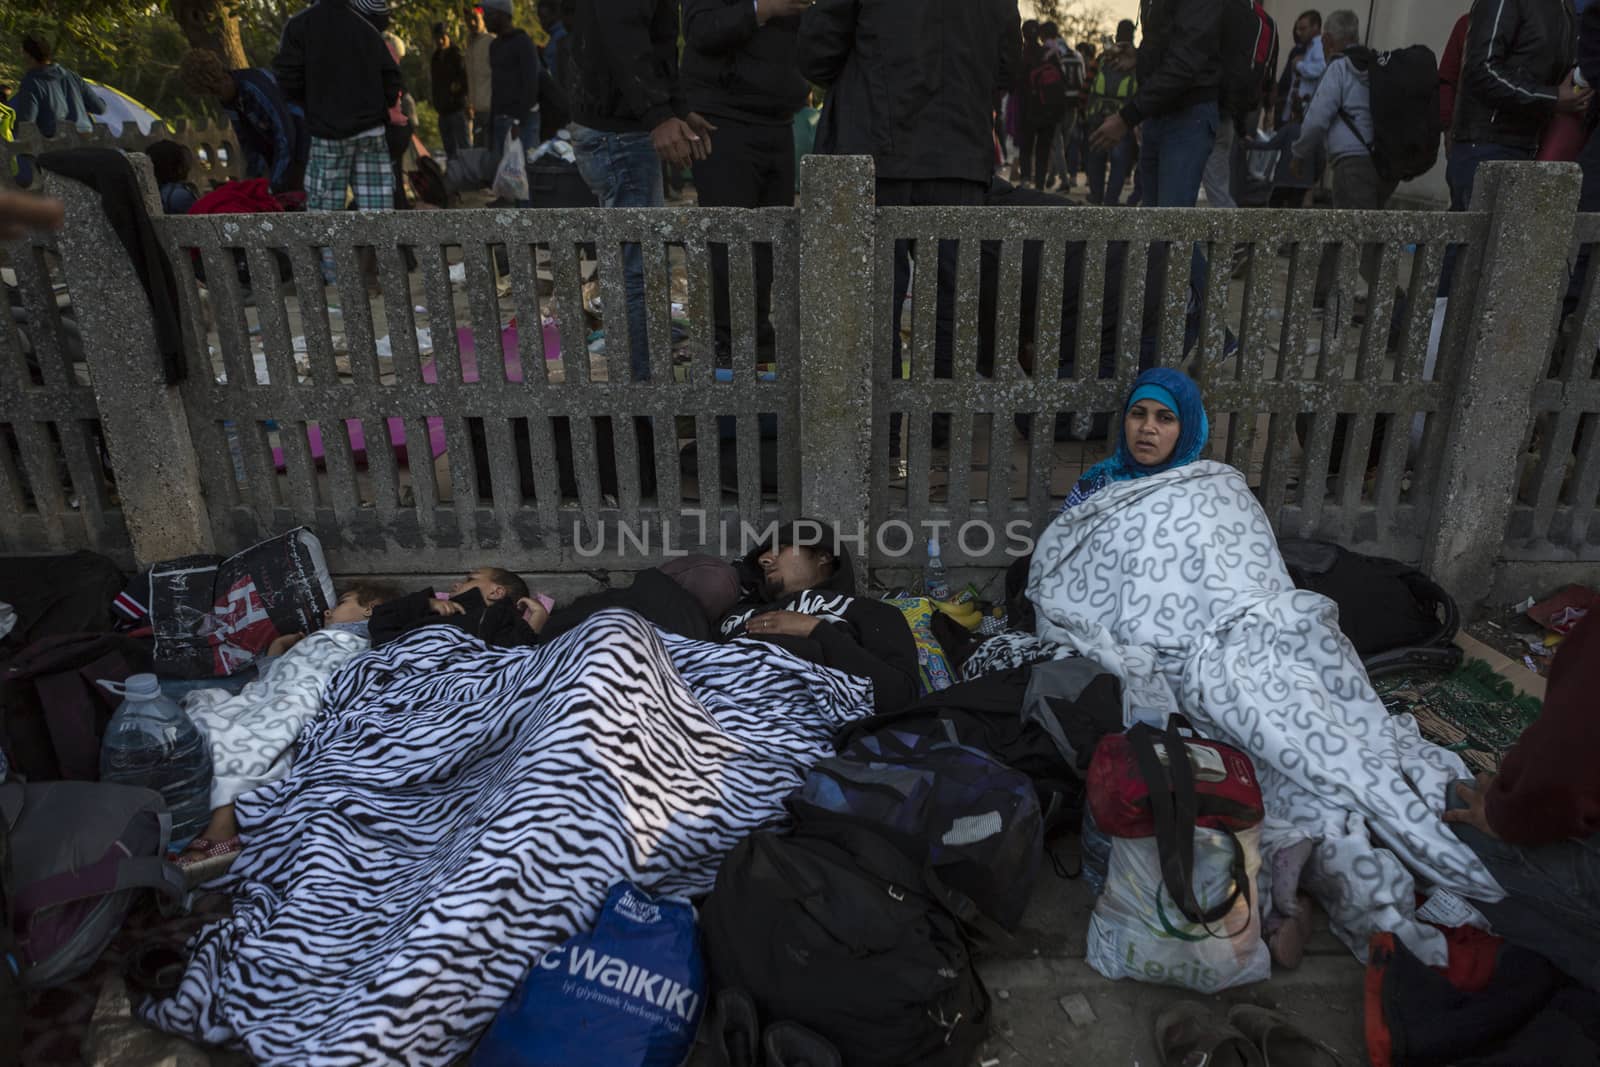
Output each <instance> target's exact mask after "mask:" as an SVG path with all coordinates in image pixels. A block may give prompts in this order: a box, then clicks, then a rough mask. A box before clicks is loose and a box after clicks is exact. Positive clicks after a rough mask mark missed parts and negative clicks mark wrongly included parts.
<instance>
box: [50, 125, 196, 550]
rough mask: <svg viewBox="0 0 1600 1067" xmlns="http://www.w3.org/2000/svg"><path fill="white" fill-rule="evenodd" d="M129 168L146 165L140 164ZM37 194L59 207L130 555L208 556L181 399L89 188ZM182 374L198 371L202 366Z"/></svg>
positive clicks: (130, 272)
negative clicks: (55, 198) (63, 207)
mask: <svg viewBox="0 0 1600 1067" xmlns="http://www.w3.org/2000/svg"><path fill="white" fill-rule="evenodd" d="M133 161H134V165H135V167H136V168H138V167H139V166H141V165H142V166H143V167H144V168H146V169H148V167H149V162H148V161H147V160H144V159H142V158H139V157H134V160H133ZM143 184H145V183H143V182H141V185H143ZM148 184H149V185H150V186H151V187H152V188H153V186H154V182H153V181H151V182H149V183H148ZM45 191H46V192H49V193H51V194H53V195H55V196H59V197H61V199H62V200H63V201H65V203H66V209H67V224H66V226H65V227H64V228H63V229H62V231H61V234H60V236H59V237H58V238H57V243H56V246H57V249H58V250H59V252H60V255H61V267H62V273H63V274H64V276H65V277H66V279H67V287H68V289H69V291H70V293H71V295H72V307H73V312H74V313H75V314H76V316H77V319H78V327H79V330H80V331H81V333H82V336H83V350H84V358H85V360H86V361H87V363H88V365H89V380H90V383H91V384H92V386H93V388H94V394H95V402H96V404H97V405H98V406H99V409H100V426H101V430H102V432H103V433H104V435H105V442H106V449H107V451H108V452H109V453H110V455H111V466H112V469H113V470H114V471H115V473H116V479H117V494H118V496H119V497H120V499H121V502H122V515H123V521H124V522H125V523H126V524H127V527H128V536H129V539H130V540H131V541H132V543H133V554H134V557H135V558H136V559H137V560H138V562H139V563H140V564H146V563H152V562H156V561H158V560H163V559H171V558H172V557H174V556H182V555H187V554H189V553H194V552H210V551H212V548H213V540H212V535H211V522H210V519H209V518H208V516H207V514H206V505H205V500H204V498H203V497H202V496H201V491H200V472H199V467H198V463H197V461H196V456H195V448H194V442H193V441H192V440H191V439H190V436H189V421H188V418H187V417H186V415H185V413H184V407H183V398H182V396H181V394H180V393H179V390H178V387H177V386H175V385H168V384H167V383H166V380H165V376H164V375H163V373H162V367H161V356H160V353H159V351H158V348H157V344H156V334H155V327H154V325H153V324H152V322H151V317H150V301H149V298H148V297H147V296H146V295H145V291H144V287H143V286H142V285H141V284H140V282H139V278H138V276H137V275H136V274H135V273H134V268H133V261H132V259H130V258H129V256H128V253H127V251H126V249H124V247H123V245H122V241H121V240H120V239H119V238H118V236H117V235H116V233H114V232H113V231H112V229H111V224H110V223H109V222H108V221H107V220H106V215H105V211H104V210H103V209H102V208H101V205H100V197H99V195H98V194H97V193H95V192H94V191H93V190H92V189H90V188H89V187H88V186H86V185H84V184H82V183H81V182H76V181H71V180H68V179H64V178H61V177H59V176H57V175H53V174H47V176H46V180H45ZM192 370H193V372H194V373H197V374H205V373H208V368H207V367H206V366H205V365H203V364H202V365H200V366H196V367H194V368H192Z"/></svg>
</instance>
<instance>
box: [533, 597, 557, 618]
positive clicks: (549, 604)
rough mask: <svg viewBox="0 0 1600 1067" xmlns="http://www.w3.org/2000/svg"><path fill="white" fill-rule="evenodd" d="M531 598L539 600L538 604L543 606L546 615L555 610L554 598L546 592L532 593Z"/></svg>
mask: <svg viewBox="0 0 1600 1067" xmlns="http://www.w3.org/2000/svg"><path fill="white" fill-rule="evenodd" d="M533 599H535V600H537V601H538V602H539V606H540V607H542V608H544V613H545V614H546V615H548V614H550V613H551V612H552V611H554V610H556V601H555V598H554V597H552V596H550V595H549V594H548V593H535V594H533Z"/></svg>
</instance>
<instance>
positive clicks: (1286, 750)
mask: <svg viewBox="0 0 1600 1067" xmlns="http://www.w3.org/2000/svg"><path fill="white" fill-rule="evenodd" d="M1208 433H1209V426H1208V424H1207V420H1206V412H1205V407H1204V406H1203V405H1202V403H1201V398H1200V391H1199V388H1198V387H1197V386H1196V385H1195V383H1194V382H1193V381H1191V380H1190V379H1189V378H1188V377H1187V376H1185V375H1183V374H1182V373H1180V372H1178V371H1175V370H1169V369H1166V368H1155V369H1152V370H1149V371H1146V372H1145V373H1143V374H1141V375H1140V376H1139V378H1138V380H1137V381H1136V382H1135V384H1134V388H1133V391H1132V392H1131V393H1130V395H1129V397H1128V401H1127V403H1126V404H1125V405H1124V418H1123V423H1122V429H1121V433H1120V434H1119V437H1118V441H1117V450H1116V452H1115V453H1113V454H1112V455H1111V457H1110V458H1108V459H1106V460H1105V461H1103V462H1101V463H1099V464H1098V465H1096V466H1095V467H1093V468H1091V469H1090V470H1089V471H1088V472H1087V473H1086V474H1085V475H1084V476H1083V478H1082V479H1080V480H1079V482H1078V483H1077V485H1076V486H1075V487H1074V488H1073V490H1072V493H1071V494H1070V495H1069V496H1068V498H1067V501H1066V504H1065V506H1064V507H1063V508H1062V511H1061V513H1060V514H1059V515H1057V516H1056V518H1055V519H1054V521H1052V522H1051V524H1050V525H1049V527H1047V528H1046V530H1045V531H1044V533H1043V534H1042V535H1041V537H1040V539H1039V544H1038V547H1037V549H1036V550H1035V552H1034V556H1033V563H1032V567H1031V569H1030V571H1029V576H1028V596H1029V598H1030V599H1031V600H1032V601H1033V602H1034V604H1035V606H1036V608H1037V611H1038V628H1037V632H1038V636H1039V637H1040V638H1041V639H1044V640H1046V641H1049V642H1053V643H1055V644H1057V645H1063V646H1067V647H1068V648H1070V649H1071V650H1073V651H1075V652H1077V653H1080V654H1082V655H1084V656H1088V657H1091V658H1093V659H1094V660H1096V661H1097V662H1099V663H1100V664H1101V665H1102V666H1103V667H1105V668H1106V669H1107V670H1109V671H1111V672H1113V673H1115V674H1116V675H1117V676H1118V677H1119V678H1121V680H1122V688H1123V701H1124V707H1123V716H1124V720H1125V721H1126V722H1127V723H1129V724H1131V723H1133V722H1134V721H1136V720H1145V721H1150V722H1153V723H1158V724H1160V723H1164V722H1165V721H1166V718H1167V716H1168V715H1169V714H1171V713H1173V712H1182V713H1184V714H1185V715H1187V716H1188V717H1189V719H1190V720H1191V721H1192V722H1193V723H1194V724H1195V726H1196V727H1197V728H1198V729H1199V730H1200V731H1201V732H1202V733H1204V734H1206V735H1208V736H1210V737H1214V738H1217V739H1219V740H1223V741H1227V742H1229V743H1230V744H1233V745H1235V746H1237V747H1238V748H1240V749H1243V750H1244V751H1246V752H1248V753H1249V754H1250V756H1251V758H1252V759H1253V760H1254V762H1255V765H1256V771H1257V774H1258V776H1259V778H1260V781H1261V786H1262V791H1263V793H1264V795H1265V799H1266V809H1267V823H1266V825H1265V827H1264V828H1263V834H1262V851H1263V853H1264V855H1263V860H1264V866H1263V870H1264V871H1266V870H1272V871H1273V873H1274V877H1275V878H1276V879H1277V880H1278V881H1279V882H1280V883H1283V882H1287V883H1290V884H1288V885H1284V884H1278V885H1274V886H1272V887H1271V893H1272V896H1273V899H1274V900H1275V901H1276V902H1277V907H1278V908H1279V909H1280V910H1281V911H1282V912H1283V913H1284V914H1292V913H1293V912H1294V910H1295V908H1294V904H1293V901H1294V891H1295V887H1294V885H1293V884H1292V883H1293V882H1295V881H1296V880H1297V876H1298V881H1299V884H1300V885H1301V886H1302V887H1304V888H1306V889H1308V890H1309V891H1310V892H1311V893H1312V894H1313V895H1314V896H1316V897H1318V898H1319V899H1320V900H1321V902H1322V904H1323V905H1324V907H1326V908H1327V910H1328V913H1329V916H1330V917H1331V919H1332V923H1333V929H1334V932H1335V933H1336V934H1338V935H1339V937H1340V938H1341V939H1342V940H1343V941H1344V942H1345V944H1346V945H1348V946H1349V948H1350V949H1351V951H1353V952H1354V953H1355V954H1356V955H1357V956H1358V957H1361V958H1363V959H1364V958H1365V956H1366V947H1367V940H1368V938H1369V936H1370V935H1371V934H1372V933H1374V932H1377V931H1391V932H1394V933H1396V934H1398V935H1400V936H1401V937H1402V939H1403V940H1404V941H1405V942H1406V944H1407V945H1408V947H1410V948H1412V950H1413V951H1415V952H1416V953H1417V954H1418V955H1419V956H1422V957H1424V958H1425V959H1426V960H1427V962H1429V963H1439V964H1442V963H1443V962H1444V956H1445V944H1444V940H1443V937H1442V935H1441V934H1440V933H1439V932H1438V931H1437V930H1435V929H1433V928H1432V927H1429V926H1426V925H1424V924H1422V923H1420V922H1418V921H1417V920H1416V919H1415V916H1414V913H1415V903H1414V901H1415V898H1414V884H1413V875H1415V876H1416V877H1417V878H1419V879H1421V880H1422V881H1423V882H1425V883H1427V885H1429V886H1431V887H1435V888H1442V889H1447V890H1450V891H1453V892H1454V893H1457V894H1460V895H1462V896H1467V897H1471V898H1473V899H1479V900H1485V901H1494V900H1498V899H1499V898H1500V897H1501V895H1502V891H1501V889H1500V887H1499V885H1498V884H1496V883H1495V881H1494V879H1493V877H1492V876H1491V875H1490V874H1488V873H1487V872H1486V871H1485V870H1484V868H1483V865H1482V864H1481V863H1480V862H1479V861H1478V860H1477V859H1476V857H1475V856H1474V855H1473V854H1472V852H1471V851H1470V850H1469V849H1467V848H1465V847H1464V846H1463V845H1462V844H1461V843H1460V842H1459V841H1457V840H1456V839H1455V837H1454V835H1452V834H1451V833H1450V832H1449V831H1448V830H1446V829H1444V827H1443V825H1442V824H1441V823H1440V822H1439V812H1440V810H1441V809H1442V808H1443V806H1444V801H1445V792H1446V786H1447V784H1448V783H1449V782H1450V781H1451V780H1452V779H1454V778H1460V777H1463V776H1464V773H1465V771H1464V767H1463V765H1462V763H1461V761H1460V759H1459V758H1458V757H1457V756H1455V755H1454V754H1453V753H1450V752H1447V751H1445V750H1444V749H1442V748H1439V747H1438V746H1436V745H1433V744H1430V743H1429V742H1427V741H1424V740H1423V739H1422V737H1421V735H1420V734H1419V733H1418V732H1417V727H1416V723H1415V721H1414V720H1412V719H1411V718H1410V717H1409V716H1390V715H1389V713H1388V711H1387V710H1386V709H1385V708H1384V706H1383V704H1382V703H1381V702H1380V701H1379V700H1378V698H1377V695H1376V694H1375V693H1374V692H1373V689H1372V686H1371V684H1370V682H1369V681H1368V679H1367V675H1366V671H1365V670H1364V669H1363V668H1362V666H1361V661H1360V660H1359V658H1358V657H1357V656H1356V654H1355V650H1354V649H1353V648H1352V647H1351V645H1350V643H1349V641H1347V640H1346V639H1345V637H1344V636H1343V634H1341V633H1340V631H1339V625H1338V611H1337V608H1336V607H1335V606H1334V604H1333V602H1332V601H1330V600H1328V599H1326V598H1325V597H1323V596H1320V595H1319V594H1316V593H1312V592H1308V591H1304V590H1298V589H1296V588H1295V586H1294V583H1293V582H1292V581H1290V579H1289V575H1288V572H1287V571H1286V570H1285V568H1284V564H1283V559H1282V557H1281V556H1280V555H1279V552H1278V543H1277V539H1276V538H1275V537H1274V536H1273V532H1272V528H1271V526H1270V525H1269V523H1268V522H1267V516H1266V513H1265V512H1264V511H1263V510H1262V508H1261V505H1260V504H1259V503H1257V501H1256V499H1255V497H1254V496H1253V495H1252V493H1251V491H1250V488H1249V486H1248V485H1247V484H1246V482H1245V478H1244V475H1243V474H1241V473H1240V472H1239V471H1238V470H1236V469H1235V468H1233V467H1230V466H1227V465H1226V464H1222V463H1216V462H1211V461H1208V460H1202V459H1201V458H1200V455H1201V452H1202V450H1203V449H1204V448H1205V444H1206V438H1207V435H1208ZM1289 857H1292V858H1293V859H1292V861H1291V862H1284V860H1285V859H1286V858H1289ZM1302 859H1303V860H1304V868H1303V870H1301V869H1300V860H1302ZM1275 860H1277V861H1278V862H1276V863H1275V862H1274V861H1275ZM1280 898H1281V899H1280Z"/></svg>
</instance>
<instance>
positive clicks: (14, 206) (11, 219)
mask: <svg viewBox="0 0 1600 1067" xmlns="http://www.w3.org/2000/svg"><path fill="white" fill-rule="evenodd" d="M66 218H67V214H66V208H65V207H63V206H62V204H61V201H59V200H55V199H53V198H51V197H45V196H34V195H32V194H31V193H14V192H11V191H9V190H4V189H0V241H15V240H18V239H19V238H22V237H26V236H27V235H28V234H29V233H30V232H32V231H34V230H59V229H61V224H62V223H63V222H65V221H66Z"/></svg>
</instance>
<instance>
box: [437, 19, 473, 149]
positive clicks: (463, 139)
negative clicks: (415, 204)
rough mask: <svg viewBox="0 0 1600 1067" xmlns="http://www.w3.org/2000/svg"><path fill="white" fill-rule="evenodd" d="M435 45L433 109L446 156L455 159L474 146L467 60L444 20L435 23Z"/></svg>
mask: <svg viewBox="0 0 1600 1067" xmlns="http://www.w3.org/2000/svg"><path fill="white" fill-rule="evenodd" d="M433 46H434V47H433V58H432V59H431V60H430V61H429V63H428V80H429V82H430V83H431V87H432V90H433V109H434V110H435V111H437V112H438V113H439V136H440V137H441V138H442V139H443V140H444V154H445V157H446V158H453V157H454V156H455V155H456V154H457V153H458V152H460V151H461V149H463V148H468V147H470V146H471V145H472V130H471V129H469V128H468V126H467V61H466V60H465V59H464V58H462V55H461V49H459V48H457V47H456V45H455V42H453V41H451V40H450V33H449V31H448V30H446V29H445V25H444V23H442V22H435V23H434V24H433Z"/></svg>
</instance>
